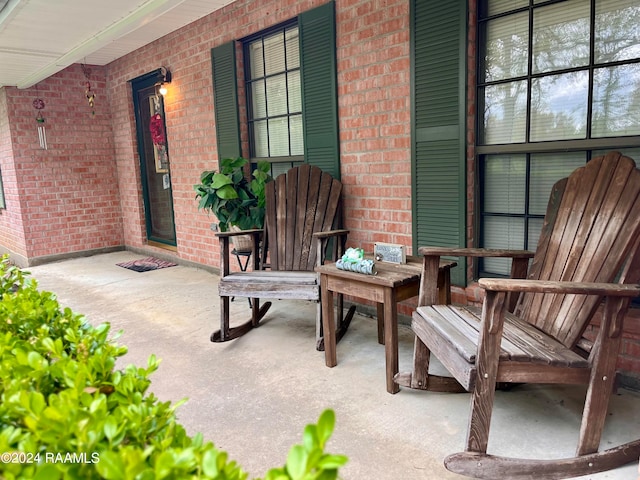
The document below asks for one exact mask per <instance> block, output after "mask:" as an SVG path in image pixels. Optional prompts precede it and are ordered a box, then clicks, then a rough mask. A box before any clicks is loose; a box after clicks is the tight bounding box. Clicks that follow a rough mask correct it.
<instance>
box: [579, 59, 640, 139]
mask: <svg viewBox="0 0 640 480" xmlns="http://www.w3.org/2000/svg"><path fill="white" fill-rule="evenodd" d="M591 129H592V132H591V135H592V136H593V137H609V136H615V135H639V134H640V64H637V63H634V64H631V65H620V66H619V67H611V68H599V69H597V70H595V72H594V78H593V118H592V122H591Z"/></svg>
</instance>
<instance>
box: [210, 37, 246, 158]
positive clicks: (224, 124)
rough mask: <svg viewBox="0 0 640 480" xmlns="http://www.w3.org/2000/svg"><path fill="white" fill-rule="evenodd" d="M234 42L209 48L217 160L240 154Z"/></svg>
mask: <svg viewBox="0 0 640 480" xmlns="http://www.w3.org/2000/svg"><path fill="white" fill-rule="evenodd" d="M235 43H236V42H235V41H231V42H229V43H225V44H224V45H220V46H219V47H216V48H212V49H211V66H212V69H213V102H214V103H213V108H214V111H215V116H216V136H217V140H218V159H223V158H235V157H240V156H242V147H241V144H240V120H239V114H238V88H237V78H236V46H235Z"/></svg>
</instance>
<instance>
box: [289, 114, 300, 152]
mask: <svg viewBox="0 0 640 480" xmlns="http://www.w3.org/2000/svg"><path fill="white" fill-rule="evenodd" d="M289 135H290V137H291V155H304V136H303V135H302V115H293V116H291V117H289Z"/></svg>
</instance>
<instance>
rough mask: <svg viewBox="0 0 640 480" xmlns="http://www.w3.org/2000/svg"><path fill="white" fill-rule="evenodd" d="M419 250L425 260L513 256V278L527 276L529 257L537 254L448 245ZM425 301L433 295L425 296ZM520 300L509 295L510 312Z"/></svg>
mask: <svg viewBox="0 0 640 480" xmlns="http://www.w3.org/2000/svg"><path fill="white" fill-rule="evenodd" d="M418 252H419V253H420V254H421V255H423V256H424V257H425V262H426V261H427V259H428V258H429V257H431V258H433V259H434V260H435V259H439V258H440V257H441V256H452V257H507V258H511V259H512V262H511V278H525V277H526V276H527V270H528V268H529V259H530V258H533V256H534V255H535V254H534V253H533V252H530V251H528V250H498V249H491V248H447V247H420V248H419V249H418ZM436 264H437V262H435V261H434V262H433V264H432V267H431V268H432V272H433V271H434V270H433V268H435V267H434V265H436ZM425 265H426V263H425ZM424 298H425V301H429V300H427V299H428V298H431V297H424ZM517 301H518V296H517V295H515V294H514V295H509V299H508V300H507V304H508V309H509V311H510V312H513V310H514V309H515V307H516V303H517ZM421 305H422V304H421Z"/></svg>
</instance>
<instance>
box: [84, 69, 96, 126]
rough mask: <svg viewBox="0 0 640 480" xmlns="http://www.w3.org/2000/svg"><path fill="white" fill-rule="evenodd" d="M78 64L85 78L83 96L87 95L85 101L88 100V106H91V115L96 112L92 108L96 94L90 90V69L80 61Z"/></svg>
mask: <svg viewBox="0 0 640 480" xmlns="http://www.w3.org/2000/svg"><path fill="white" fill-rule="evenodd" d="M80 66H81V67H82V73H84V76H85V78H86V79H87V81H86V82H85V84H84V86H85V91H84V95H85V97H87V102H89V108H91V116H94V115H95V114H96V111H95V109H94V105H95V100H96V94H95V93H93V92H92V91H91V82H90V81H89V80H90V79H89V76H90V75H91V69H90V68H87V66H86V65H85V64H84V63H81V64H80Z"/></svg>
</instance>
